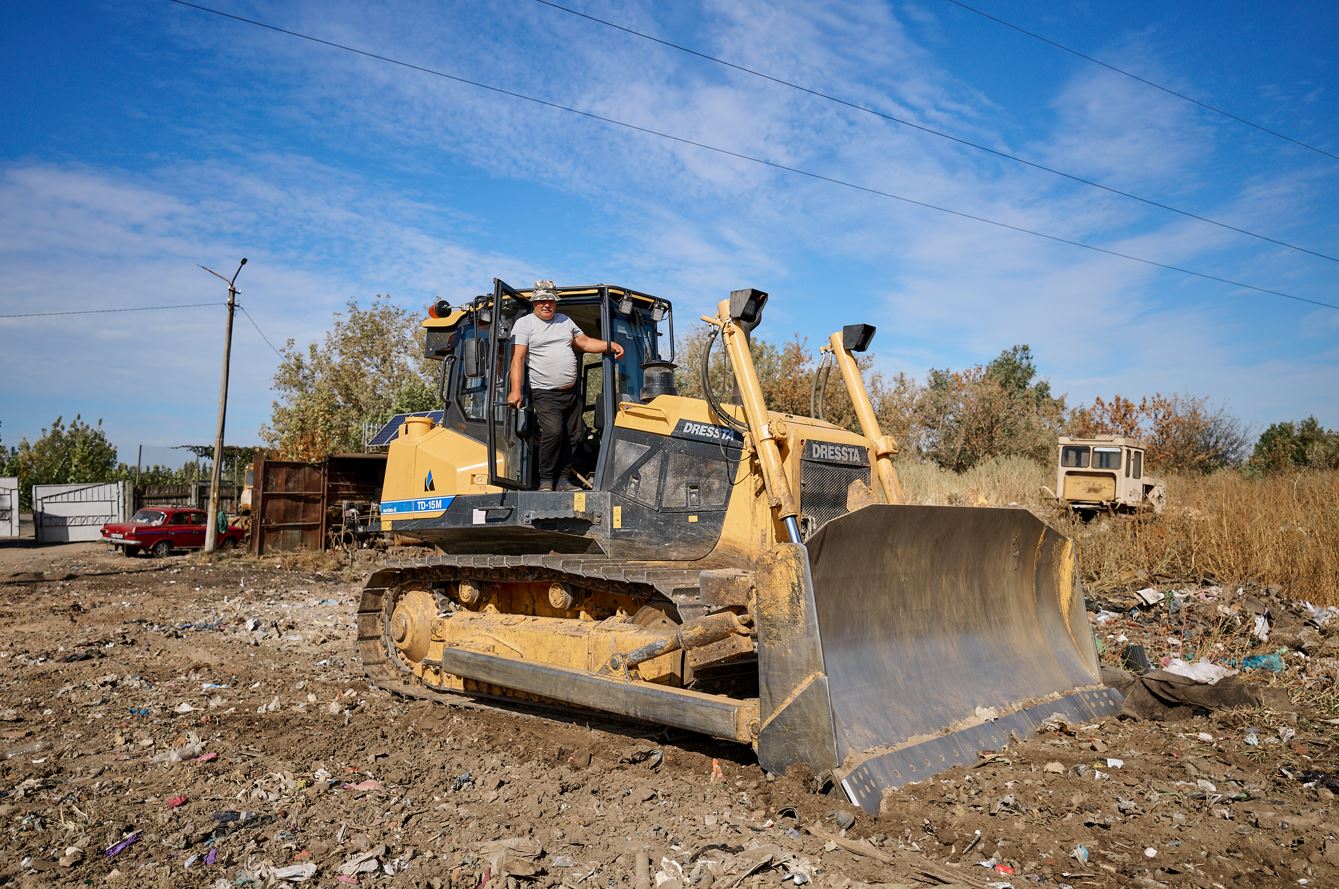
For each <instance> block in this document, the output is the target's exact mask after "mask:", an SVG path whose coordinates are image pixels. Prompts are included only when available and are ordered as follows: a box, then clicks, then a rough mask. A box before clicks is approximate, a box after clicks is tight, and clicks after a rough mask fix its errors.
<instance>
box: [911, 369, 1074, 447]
mask: <svg viewBox="0 0 1339 889" xmlns="http://www.w3.org/2000/svg"><path fill="white" fill-rule="evenodd" d="M1064 415H1065V402H1064V399H1063V398H1057V397H1055V396H1054V395H1052V394H1051V385H1050V383H1048V382H1047V381H1045V380H1038V379H1037V369H1036V365H1035V363H1034V361H1033V358H1032V350H1031V348H1029V347H1028V346H1026V345H1023V346H1014V347H1013V348H1010V349H1006V350H1004V351H1003V352H1001V353H1000V354H999V356H998V357H997V358H995V360H993V361H991V362H990V363H989V364H987V365H986V366H984V367H981V366H979V365H978V366H976V367H973V368H969V369H967V370H964V371H952V370H931V371H930V374H929V377H928V378H927V381H926V386H925V389H924V390H923V392H922V393H921V394H920V397H919V398H918V399H917V403H916V410H915V418H914V423H913V425H914V426H915V427H916V429H915V432H914V434H915V435H916V437H917V439H918V443H919V446H920V449H921V451H922V452H923V453H924V454H925V455H926V456H927V457H929V458H930V459H931V460H933V461H934V462H935V463H938V464H939V465H940V466H943V467H944V468H945V469H951V470H953V471H954V472H963V471H964V470H967V469H970V468H971V467H973V466H975V465H976V464H977V463H980V462H981V461H982V460H986V459H989V458H991V457H1005V456H1022V457H1031V458H1033V459H1037V460H1045V459H1047V458H1048V457H1049V456H1050V453H1051V451H1052V450H1053V449H1054V447H1055V438H1056V435H1057V434H1058V432H1059V429H1060V427H1061V425H1062V422H1063V419H1064Z"/></svg>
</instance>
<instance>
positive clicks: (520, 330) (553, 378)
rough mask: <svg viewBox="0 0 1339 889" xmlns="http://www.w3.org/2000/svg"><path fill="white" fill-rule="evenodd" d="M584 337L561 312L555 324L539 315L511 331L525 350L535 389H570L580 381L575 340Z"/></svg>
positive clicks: (554, 319)
mask: <svg viewBox="0 0 1339 889" xmlns="http://www.w3.org/2000/svg"><path fill="white" fill-rule="evenodd" d="M580 333H581V328H580V327H577V324H576V322H575V321H573V320H572V319H571V318H569V317H567V316H566V315H562V314H559V313H557V312H555V313H554V315H553V320H552V321H541V320H540V319H539V318H538V317H537V316H536V315H534V314H530V315H526V316H524V317H522V318H521V319H520V320H519V321H517V322H516V324H515V325H514V326H513V327H512V329H511V335H512V339H513V340H514V341H515V343H516V345H518V346H525V347H526V348H527V349H528V350H529V351H528V352H527V354H526V356H525V359H526V368H527V369H528V370H529V371H530V388H531V389H566V388H568V387H569V386H571V385H572V384H574V383H575V382H576V381H577V356H576V352H574V351H572V340H574V339H576V337H577V336H578V335H579V334H580Z"/></svg>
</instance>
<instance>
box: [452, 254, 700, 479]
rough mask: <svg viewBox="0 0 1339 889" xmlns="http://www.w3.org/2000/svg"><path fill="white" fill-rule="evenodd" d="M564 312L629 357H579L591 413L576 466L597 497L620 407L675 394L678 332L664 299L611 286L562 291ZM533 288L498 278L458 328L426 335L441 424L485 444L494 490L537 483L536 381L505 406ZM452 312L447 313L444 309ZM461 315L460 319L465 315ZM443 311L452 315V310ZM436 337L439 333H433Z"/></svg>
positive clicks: (560, 307) (560, 308) (586, 413)
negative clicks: (532, 391) (517, 401)
mask: <svg viewBox="0 0 1339 889" xmlns="http://www.w3.org/2000/svg"><path fill="white" fill-rule="evenodd" d="M554 290H555V291H556V293H557V296H558V312H560V313H561V314H563V315H566V316H567V317H569V318H571V319H572V321H573V322H575V323H576V325H577V326H578V327H580V328H581V331H582V333H584V334H586V335H587V336H589V337H592V338H596V339H612V340H613V341H615V342H617V343H619V344H620V345H621V346H622V347H623V357H622V358H619V359H615V358H614V356H613V355H612V354H601V355H590V354H585V353H581V352H578V353H577V358H578V360H579V362H580V363H579V365H578V374H577V386H578V387H579V388H580V394H581V398H582V404H583V406H584V411H583V415H582V419H583V421H584V424H585V428H586V433H585V440H584V441H582V442H580V443H579V444H578V446H577V453H576V456H575V457H574V460H573V468H574V469H575V470H576V472H577V473H579V474H580V476H581V477H582V478H584V479H586V480H587V481H588V482H589V484H590V485H591V487H592V488H593V489H595V490H608V483H607V482H608V479H607V478H606V477H607V476H608V475H609V474H610V473H611V470H610V461H609V459H608V457H609V454H610V453H611V440H612V437H613V436H612V435H607V434H606V430H611V429H613V428H614V416H615V412H616V410H617V405H618V404H619V403H620V402H626V401H634V402H636V401H650V400H651V399H652V398H654V397H655V396H657V395H661V394H673V392H674V364H673V361H674V327H673V314H672V308H671V306H670V304H669V302H668V301H667V300H663V299H660V298H658V297H655V296H651V295H649V294H645V293H640V292H638V291H635V290H629V289H628V288H625V287H617V286H612V285H607V284H593V285H581V286H575V287H555V288H554ZM533 292H534V291H533V290H516V289H514V288H512V287H510V286H508V285H507V284H506V283H505V282H503V281H500V280H497V279H494V281H493V292H492V293H491V294H484V295H481V296H478V297H476V298H475V299H474V300H473V301H471V302H470V304H469V305H468V306H465V307H463V308H460V309H456V310H454V311H453V312H451V313H450V314H452V316H453V318H454V321H455V323H453V324H450V325H449V327H446V328H444V329H442V330H440V331H434V330H432V329H431V328H430V329H429V331H428V349H427V352H428V357H432V358H445V359H448V360H446V361H445V362H444V367H443V377H444V379H443V380H442V394H443V401H444V414H443V417H442V425H443V426H445V427H447V428H449V429H453V430H455V431H457V432H459V433H461V434H463V435H467V436H469V437H470V438H473V439H475V440H477V441H483V442H487V444H488V453H489V460H488V462H489V465H488V483H489V484H491V485H497V486H498V487H502V488H508V489H513V490H526V491H533V490H535V489H536V487H537V484H538V479H537V470H538V463H539V461H538V453H537V444H538V439H539V435H538V427H537V425H536V423H535V418H534V416H533V409H531V408H530V407H529V405H530V403H531V399H530V397H529V391H528V388H529V383H528V380H527V382H526V387H527V392H526V395H525V397H524V398H523V400H522V404H523V405H524V406H525V407H523V408H522V409H521V410H519V411H518V410H516V409H515V408H513V407H511V405H509V404H508V403H507V396H508V395H509V387H510V374H509V372H508V371H509V369H510V367H511V360H512V352H513V351H514V346H515V344H514V341H513V338H512V335H511V331H512V328H513V327H514V326H515V324H516V322H517V321H518V320H520V319H521V318H522V317H524V316H525V315H527V314H529V313H530V312H531V305H530V298H531V296H532V294H533ZM447 308H449V307H447ZM455 313H459V314H458V315H457V314H455ZM437 314H439V315H442V316H443V317H445V316H446V314H447V312H446V309H445V308H442V309H441V310H440V311H438V312H437ZM434 334H436V335H434Z"/></svg>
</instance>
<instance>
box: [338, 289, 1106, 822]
mask: <svg viewBox="0 0 1339 889" xmlns="http://www.w3.org/2000/svg"><path fill="white" fill-rule="evenodd" d="M546 283H547V282H546ZM554 291H556V293H557V298H558V309H559V311H560V312H562V313H563V314H565V315H567V316H568V317H569V318H571V319H572V320H573V321H574V322H575V323H576V324H577V325H578V326H579V327H580V328H581V330H582V331H583V332H584V333H585V334H586V335H587V336H590V337H593V338H600V339H611V338H612V339H614V340H616V341H617V342H619V343H620V344H622V346H623V354H622V356H621V358H617V359H616V358H615V357H614V355H613V354H602V355H583V356H579V357H581V358H582V360H583V361H584V364H583V365H582V366H580V367H579V374H578V380H577V385H578V386H579V387H581V395H582V397H583V398H584V401H583V402H582V404H583V406H584V407H585V410H586V414H585V416H586V418H587V424H586V425H587V433H586V438H585V440H584V441H583V442H582V447H581V448H580V450H579V454H578V458H577V469H578V471H579V472H580V473H581V475H582V477H583V478H585V479H587V480H588V485H589V489H587V490H580V491H576V492H561V491H559V492H555V491H541V490H538V489H537V488H538V485H537V484H536V482H537V479H536V462H537V459H536V448H535V444H534V439H535V437H536V436H534V435H533V434H530V429H531V428H532V424H531V423H530V422H529V420H528V418H527V416H526V411H525V409H524V404H523V405H522V407H521V408H520V409H517V408H515V407H513V406H512V405H510V404H509V403H508V394H509V393H508V386H509V385H510V381H509V374H508V368H509V366H510V363H511V355H512V350H513V343H512V340H511V336H510V332H511V329H512V326H513V325H514V324H515V323H516V321H517V320H518V319H519V318H521V317H523V316H524V315H525V314H527V313H528V312H529V311H531V305H530V298H531V296H533V294H534V291H533V290H515V289H513V288H511V287H509V286H507V285H506V284H505V283H503V282H501V281H496V280H495V281H494V284H493V290H492V292H491V293H487V294H483V295H481V296H479V297H477V298H475V299H473V300H472V301H470V302H469V303H468V304H467V305H464V306H460V307H455V308H453V307H451V306H450V305H448V304H446V303H445V302H439V303H437V304H436V305H435V306H434V307H433V308H432V310H430V312H429V314H430V317H429V318H428V319H427V320H426V321H424V322H423V326H424V328H425V329H426V350H427V354H428V356H429V357H431V358H435V359H439V360H441V361H442V362H443V364H442V369H441V377H440V380H441V390H442V397H443V409H442V410H441V411H440V412H436V413H434V414H431V415H427V416H406V417H405V418H404V420H403V422H402V423H401V424H400V425H399V429H398V433H397V435H396V437H395V438H394V439H393V440H392V441H391V442H390V445H389V452H388V458H387V468H386V478H385V485H384V489H383V492H382V502H381V517H382V528H383V530H384V531H391V532H397V533H400V534H404V535H408V536H412V537H414V538H417V539H419V540H422V541H424V542H426V543H429V544H431V545H432V546H433V547H435V548H436V550H437V551H438V554H436V555H433V556H431V557H425V558H418V559H415V560H412V561H406V562H403V563H399V564H388V565H387V566H386V567H385V568H383V569H381V570H378V571H377V572H375V573H374V574H373V575H372V576H371V577H370V578H369V580H368V583H367V586H366V588H365V589H364V591H363V594H362V598H361V602H360V606H359V613H358V633H359V645H360V648H361V652H362V657H363V661H364V664H365V667H366V670H367V673H368V675H369V677H370V678H371V679H372V680H373V681H374V682H375V683H376V684H378V685H380V686H381V687H383V688H385V689H388V690H390V691H392V692H396V693H399V694H403V695H408V696H415V697H427V698H439V699H452V698H457V699H458V696H460V695H466V696H475V697H483V698H488V699H492V700H495V701H496V700H502V701H510V702H513V703H516V704H518V705H520V706H527V705H530V704H541V705H543V706H544V707H545V708H546V709H548V710H553V709H554V708H558V709H566V710H570V711H572V712H574V713H586V714H589V713H590V711H599V712H603V713H607V714H614V715H616V716H617V717H620V718H623V719H626V720H630V721H636V722H643V723H655V724H660V725H665V726H673V727H678V728H680V729H686V730H690V731H693V732H699V733H702V734H705V735H710V736H713V737H716V738H722V739H726V740H730V741H736V742H739V743H742V744H748V745H752V747H753V748H754V749H755V751H756V753H757V757H758V760H759V762H760V764H761V765H762V766H763V767H764V768H765V769H767V770H768V771H772V772H782V771H785V770H786V769H787V768H788V767H790V766H792V765H795V764H804V765H807V766H808V767H809V768H811V769H813V771H814V772H815V773H816V774H825V773H826V774H830V775H831V776H832V778H833V781H834V783H835V785H836V786H839V787H840V788H841V790H842V791H843V792H844V793H845V794H846V796H847V797H848V798H849V799H850V800H851V801H852V802H853V803H855V804H858V805H860V806H862V807H863V808H865V809H866V810H868V811H871V812H876V811H878V809H879V807H880V805H881V802H882V800H883V797H884V794H885V792H886V791H888V790H889V789H892V788H896V787H899V786H901V785H903V784H906V783H908V782H911V781H917V780H922V779H924V778H926V777H928V776H930V775H933V774H935V773H937V772H940V771H943V770H945V769H947V768H950V767H952V766H954V765H958V764H962V763H969V762H973V761H975V760H976V758H977V756H978V754H979V752H980V751H982V750H984V749H996V750H997V749H999V748H1001V747H1002V746H1003V745H1005V744H1006V743H1008V742H1009V740H1010V739H1011V738H1012V737H1015V736H1022V735H1025V734H1027V733H1028V732H1030V731H1031V730H1033V729H1034V728H1036V726H1037V725H1038V724H1039V723H1041V722H1042V721H1044V720H1046V719H1047V718H1049V717H1051V716H1052V715H1054V714H1060V715H1062V716H1063V717H1064V718H1065V719H1066V720H1068V721H1071V722H1076V721H1084V720H1090V719H1093V718H1096V717H1099V716H1101V715H1104V714H1110V713H1113V712H1115V711H1116V710H1117V709H1118V708H1119V706H1120V696H1119V694H1118V693H1117V692H1116V691H1114V690H1112V689H1109V688H1106V687H1104V686H1103V684H1102V682H1101V680H1100V676H1099V672H1098V663H1097V655H1096V651H1095V647H1094V644H1093V638H1092V634H1091V631H1090V630H1089V627H1088V621H1087V617H1086V614H1085V606H1084V601H1083V595H1082V591H1081V589H1080V586H1079V581H1078V571H1077V565H1076V562H1075V554H1074V547H1073V543H1072V542H1071V541H1070V540H1068V539H1066V538H1065V537H1062V536H1061V535H1059V534H1057V533H1056V532H1055V531H1053V530H1051V529H1050V528H1048V527H1047V526H1046V525H1044V524H1043V523H1042V522H1040V521H1039V520H1038V519H1036V518H1035V517H1034V516H1033V515H1032V514H1031V513H1029V512H1027V511H1026V510H1023V509H1015V508H982V507H953V506H918V505H907V504H905V502H904V498H903V495H902V492H901V489H900V486H899V484H898V479H897V475H896V472H895V471H894V467H893V462H892V457H893V454H894V453H895V452H896V447H895V444H894V442H893V441H892V440H891V439H889V438H888V437H886V436H884V435H883V434H882V433H881V432H880V430H879V427H878V423H877V420H876V418H875V414H874V411H873V408H872V406H871V403H870V399H869V396H868V393H867V392H866V389H865V386H864V383H863V381H862V379H861V375H860V370H859V367H858V365H857V362H856V359H855V357H854V355H855V353H859V352H861V351H863V350H865V349H866V348H867V347H868V345H869V342H870V338H871V337H872V336H873V333H874V328H873V327H871V326H869V325H864V324H856V325H850V326H847V327H844V328H843V329H842V330H841V331H839V332H837V333H834V334H833V335H832V336H831V338H830V340H829V341H828V343H827V345H825V346H824V347H823V350H824V352H825V353H827V357H826V359H825V360H831V361H834V362H835V364H836V366H837V368H838V369H839V370H840V373H841V377H842V380H843V381H844V384H845V386H846V389H847V391H848V393H849V395H850V398H851V402H852V404H853V405H854V407H855V410H856V413H857V416H858V418H859V423H860V427H861V432H860V433H855V432H851V431H848V430H846V429H843V428H840V427H838V426H836V425H833V424H831V423H828V422H825V421H823V420H822V419H819V418H810V417H801V416H792V415H789V414H782V413H777V412H773V411H770V410H769V409H768V407H767V405H766V404H765V403H764V397H763V393H762V389H761V387H760V386H759V382H758V377H757V373H756V371H755V368H754V365H753V362H752V359H751V356H750V351H749V333H750V331H751V330H753V329H754V328H755V327H756V326H757V325H758V323H759V322H760V321H761V319H762V314H763V309H764V306H765V305H766V302H767V294H766V293H763V292H761V291H758V290H751V289H750V290H738V291H734V292H733V293H731V294H730V297H729V298H728V299H726V300H723V301H721V302H720V304H719V306H718V308H717V312H716V314H715V315H714V316H712V317H704V318H703V320H704V321H707V322H708V324H709V325H710V326H709V328H708V330H709V339H708V347H707V349H706V352H705V357H704V359H703V362H702V367H701V371H702V382H703V391H704V393H705V397H704V398H700V399H699V398H686V397H682V396H680V395H678V394H676V387H675V382H674V369H675V364H674V359H675V355H674V345H673V341H674V339H673V330H674V322H673V310H672V307H671V305H670V303H669V302H668V301H667V300H665V299H661V298H659V297H655V296H652V295H650V294H646V293H641V292H638V291H636V290H631V289H628V288H625V287H616V286H612V285H590V286H571V287H557V288H554ZM717 345H719V346H720V347H722V348H723V349H724V351H725V353H726V354H727V356H728V360H729V365H730V368H731V371H732V373H733V377H734V385H733V391H732V392H731V393H717V392H713V390H712V387H711V385H710V382H711V381H710V379H709V375H708V374H707V373H706V370H707V361H708V359H709V356H710V354H711V351H712V349H713V348H714V347H716V346H717ZM722 396H724V397H722ZM525 400H526V399H523V402H524V401H525Z"/></svg>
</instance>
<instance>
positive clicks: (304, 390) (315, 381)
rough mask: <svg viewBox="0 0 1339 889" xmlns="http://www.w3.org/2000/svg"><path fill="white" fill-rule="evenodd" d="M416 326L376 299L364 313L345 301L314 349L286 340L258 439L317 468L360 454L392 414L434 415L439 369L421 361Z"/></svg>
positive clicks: (415, 318)
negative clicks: (374, 428)
mask: <svg viewBox="0 0 1339 889" xmlns="http://www.w3.org/2000/svg"><path fill="white" fill-rule="evenodd" d="M420 321H421V319H420V318H419V317H418V316H417V315H415V314H414V313H412V312H410V311H408V310H406V309H402V308H400V307H399V306H396V305H394V304H393V303H391V301H390V297H388V296H380V295H379V296H377V297H375V298H374V299H373V300H372V304H371V305H370V306H368V307H367V308H362V307H360V306H359V305H358V304H357V303H356V302H354V301H352V300H351V301H350V302H349V304H348V306H347V309H346V311H345V312H344V313H336V314H335V317H334V321H333V324H332V326H331V329H330V330H329V331H327V332H326V335H325V338H324V341H323V342H322V343H321V344H320V345H318V344H316V343H310V344H308V345H307V347H306V348H298V347H297V346H296V345H295V344H294V343H293V341H292V340H290V341H289V342H288V343H287V344H286V345H285V347H284V357H283V360H282V361H281V362H280V364H279V369H278V370H277V371H275V375H274V389H275V392H276V393H277V394H278V396H279V397H278V399H277V400H276V401H275V402H274V410H273V413H272V415H271V417H270V422H269V424H268V426H266V427H265V428H264V429H262V430H261V437H262V438H264V439H265V441H266V442H267V443H268V444H269V445H270V446H272V447H273V448H274V449H275V450H276V452H277V456H278V457H280V458H281V459H288V460H320V459H323V458H325V457H326V456H328V455H330V454H334V453H340V452H351V451H361V450H362V448H363V440H364V429H365V427H367V426H369V425H379V424H381V423H384V422H386V421H387V420H389V419H390V417H391V416H392V415H393V414H395V413H398V412H400V411H413V410H429V409H432V408H434V407H437V406H438V398H437V395H436V388H437V379H436V374H437V372H438V371H439V369H440V366H439V365H438V363H437V362H435V361H429V360H427V359H424V358H422V357H421V356H422V355H423V331H422V328H421V327H420V326H419V325H420Z"/></svg>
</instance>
